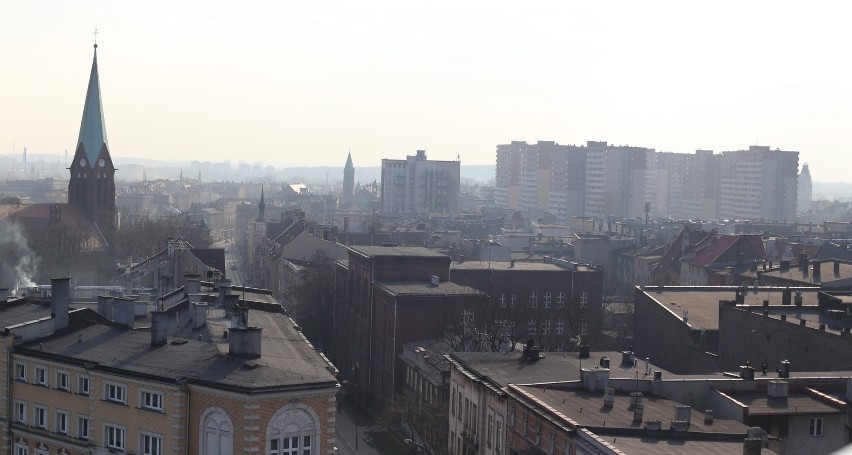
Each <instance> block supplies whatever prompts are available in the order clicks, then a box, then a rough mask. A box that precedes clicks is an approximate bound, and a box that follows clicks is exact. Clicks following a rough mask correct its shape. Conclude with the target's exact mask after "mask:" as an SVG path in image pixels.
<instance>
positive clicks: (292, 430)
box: [266, 404, 319, 455]
mask: <svg viewBox="0 0 852 455" xmlns="http://www.w3.org/2000/svg"><path fill="white" fill-rule="evenodd" d="M318 431H319V425H318V418H317V417H316V414H314V413H313V411H311V410H310V408H307V407H304V406H300V405H293V404H290V405H287V406H284V407H283V408H281V409H279V410H278V412H276V413H275V415H274V416H273V417H272V419H270V421H269V426H268V427H267V429H266V449H267V450H266V453H267V454H268V455H311V454H312V453H314V452H316V451H315V450H314V449H315V448H316V447H314V444H315V443H318V442H319V439H317V438H318V437H319V434H318Z"/></svg>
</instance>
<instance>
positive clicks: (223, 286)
mask: <svg viewBox="0 0 852 455" xmlns="http://www.w3.org/2000/svg"><path fill="white" fill-rule="evenodd" d="M230 294H231V280H228V279H224V280H221V281H219V298H218V299H217V301H216V302H217V303H218V304H219V305H224V303H225V296H226V295H230Z"/></svg>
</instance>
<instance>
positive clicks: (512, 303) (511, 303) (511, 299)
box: [509, 294, 518, 308]
mask: <svg viewBox="0 0 852 455" xmlns="http://www.w3.org/2000/svg"><path fill="white" fill-rule="evenodd" d="M517 301H518V296H516V295H515V294H512V295H510V296H509V307H510V308H515V304H516V303H517Z"/></svg>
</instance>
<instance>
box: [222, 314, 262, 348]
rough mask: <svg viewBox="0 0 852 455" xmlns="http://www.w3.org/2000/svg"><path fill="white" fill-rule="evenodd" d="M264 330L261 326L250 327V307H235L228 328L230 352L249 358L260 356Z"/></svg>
mask: <svg viewBox="0 0 852 455" xmlns="http://www.w3.org/2000/svg"><path fill="white" fill-rule="evenodd" d="M262 330H263V329H261V328H260V327H249V325H248V308H246V307H237V308H235V309H234V317H233V318H232V322H231V328H230V329H229V330H228V353H229V354H231V355H236V356H241V357H248V358H258V357H260V355H261V340H262Z"/></svg>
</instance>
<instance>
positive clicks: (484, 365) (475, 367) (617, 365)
mask: <svg viewBox="0 0 852 455" xmlns="http://www.w3.org/2000/svg"><path fill="white" fill-rule="evenodd" d="M541 356H542V358H541V359H539V360H535V361H532V360H527V359H524V358H522V357H521V351H520V350H515V351H513V352H454V353H451V354H450V357H451V359H452V361H454V362H456V363H457V364H458V365H460V366H461V367H462V368H464V369H466V370H468V371H470V372H472V373H474V374H477V375H480V376H486V377H488V379H490V380H491V381H493V382H494V383H496V384H498V385H499V386H500V387H505V386H506V385H508V384H535V383H543V382H564V381H579V380H580V369H581V368H593V367H595V366H598V365H599V364H600V359H601V358H602V357H607V358H609V359H610V364H609V368H610V372H609V374H610V378H611V379H618V378H628V379H632V378H635V377H636V373H639V376H640V377H642V378H645V376H643V375H644V373H645V361H644V360H639V361H638V362H637V363H636V366H635V367H634V366H633V364H630V365H621V358H622V353H621V352H617V351H606V352H592V353H590V354H589V357H588V358H586V359H581V358H579V353H577V352H542V353H541ZM650 369H651V371H663V372H664V373H663V377H666V376H668V375H670V374H671V373H669V372H668V371H666V370H664V369H662V368H659V367H657V366H655V365H653V364H651V365H650Z"/></svg>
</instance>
